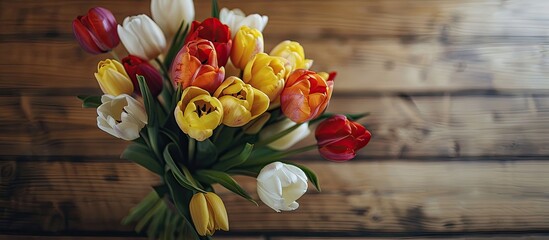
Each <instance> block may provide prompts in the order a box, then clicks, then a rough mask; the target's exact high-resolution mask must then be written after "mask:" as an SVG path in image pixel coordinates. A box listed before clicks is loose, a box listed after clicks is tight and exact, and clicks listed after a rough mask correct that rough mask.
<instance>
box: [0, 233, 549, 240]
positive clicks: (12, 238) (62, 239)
mask: <svg viewBox="0 0 549 240" xmlns="http://www.w3.org/2000/svg"><path fill="white" fill-rule="evenodd" d="M42 239H43V240H80V239H82V240H92V239H101V240H144V239H147V238H145V237H82V236H77V237H76V236H74V237H70V236H26V235H25V236H23V235H0V240H42ZM215 239H220V240H259V239H264V238H259V237H257V238H254V237H218V236H216V237H215ZM269 239H272V240H298V239H299V240H347V239H352V240H387V239H394V238H391V237H389V238H388V237H379V238H377V237H345V238H334V237H324V236H321V237H314V238H309V237H305V238H304V237H298V238H296V237H272V238H269ZM398 239H413V240H420V239H426V240H445V239H456V240H459V239H467V240H490V239H518V240H523V239H528V240H538V239H539V240H544V239H547V235H531V234H514V235H511V236H509V235H495V236H475V235H473V236H471V235H465V236H452V235H450V236H446V237H444V238H441V237H432V236H427V237H399V238H398Z"/></svg>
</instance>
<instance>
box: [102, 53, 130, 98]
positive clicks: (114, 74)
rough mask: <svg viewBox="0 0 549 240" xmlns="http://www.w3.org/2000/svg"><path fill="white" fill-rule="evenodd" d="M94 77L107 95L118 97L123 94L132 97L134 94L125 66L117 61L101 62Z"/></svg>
mask: <svg viewBox="0 0 549 240" xmlns="http://www.w3.org/2000/svg"><path fill="white" fill-rule="evenodd" d="M94 75H95V79H97V82H98V83H99V87H101V90H102V91H103V93H105V94H109V95H113V96H118V95H120V94H123V93H125V94H128V95H131V94H132V92H133V83H132V80H131V79H130V77H129V76H128V74H127V73H126V70H124V66H122V64H121V63H120V62H118V61H116V60H112V59H107V60H103V61H100V62H99V63H98V64H97V72H96V73H95V74H94Z"/></svg>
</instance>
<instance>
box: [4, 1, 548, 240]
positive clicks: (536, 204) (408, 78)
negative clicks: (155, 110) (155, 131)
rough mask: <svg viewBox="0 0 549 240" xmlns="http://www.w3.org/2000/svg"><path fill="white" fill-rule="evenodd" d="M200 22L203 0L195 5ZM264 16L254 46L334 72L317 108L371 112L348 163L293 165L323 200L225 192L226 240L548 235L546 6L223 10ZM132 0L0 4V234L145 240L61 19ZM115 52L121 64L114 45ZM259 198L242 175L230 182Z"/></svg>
mask: <svg viewBox="0 0 549 240" xmlns="http://www.w3.org/2000/svg"><path fill="white" fill-rule="evenodd" d="M195 5H196V8H197V19H200V20H201V19H204V18H205V17H207V15H208V13H209V11H210V10H209V7H210V5H209V1H205V0H201V1H195ZM220 5H221V6H225V7H229V8H234V7H240V8H242V9H243V10H244V11H245V12H247V13H253V12H259V13H263V14H266V15H268V16H269V18H270V19H269V24H268V26H267V28H266V30H265V32H264V35H265V39H266V49H269V50H270V49H271V48H272V47H273V46H274V45H275V44H276V43H278V42H279V41H282V40H286V39H292V40H296V41H299V42H301V43H302V45H303V46H304V47H305V50H306V54H307V56H308V57H309V58H312V59H314V60H315V64H314V67H313V69H315V70H337V71H338V72H339V75H338V78H337V79H336V93H335V96H334V98H333V100H332V103H331V106H330V110H331V111H337V112H352V113H357V112H363V111H369V112H371V113H372V115H371V117H368V118H367V119H365V120H364V121H363V123H364V124H365V125H366V126H368V128H369V129H370V130H371V131H372V133H373V136H374V137H373V139H372V142H371V144H370V145H368V146H367V147H366V148H365V149H363V151H361V152H360V154H359V157H358V158H357V159H356V160H353V161H351V162H348V163H345V164H335V163H330V162H326V161H324V160H322V159H320V158H319V156H318V154H317V153H316V152H314V151H313V152H310V153H308V154H304V155H303V156H301V157H300V158H298V159H295V160H296V161H299V162H302V163H304V164H306V165H308V166H310V167H311V168H312V169H314V170H316V171H317V172H318V174H319V176H320V179H321V183H322V185H323V190H324V191H323V192H322V193H316V192H315V191H310V192H309V193H308V194H306V195H305V196H304V197H303V198H302V199H301V201H300V203H301V207H300V208H299V210H297V211H295V212H291V213H280V214H277V213H275V212H273V211H272V210H270V209H269V208H267V207H266V206H260V207H255V206H253V205H251V204H249V203H248V202H247V201H245V200H242V199H240V198H239V197H237V196H235V195H233V194H230V193H229V192H227V191H220V194H221V196H222V198H223V199H224V200H225V203H226V204H227V209H228V212H229V216H230V221H231V230H232V231H231V232H230V233H228V234H223V235H222V236H225V238H224V239H227V238H231V239H245V240H252V239H253V240H255V239H276V240H290V239H300V238H301V237H306V238H305V239H309V240H311V239H318V237H333V238H334V239H346V237H368V239H370V238H371V239H374V238H376V239H377V238H409V239H411V238H423V237H429V238H432V239H445V238H450V237H452V238H467V239H487V238H488V239H531V238H539V239H544V238H549V235H546V233H547V232H549V161H547V159H548V156H549V147H548V146H549V137H547V136H548V135H549V38H548V37H549V1H546V0H459V1H457V0H437V1H435V0H414V1H409V0H387V1H382V0H377V1H376V0H338V1H327V0H326V1H323V0H316V1H312V0H300V1H294V0H277V1H266V0H258V1H247V0H233V1H228V0H224V1H220ZM93 6H103V7H107V8H109V9H111V10H112V11H113V13H115V15H116V17H117V20H118V21H119V22H121V21H122V20H123V18H124V17H125V16H128V15H135V14H138V13H147V14H149V13H150V11H149V1H145V0H143V1H141V0H109V1H107V0H93V1H69V0H55V1H54V0H48V1H39V0H17V1H7V0H0V56H1V57H0V79H1V81H0V105H1V107H0V119H1V121H0V149H1V153H0V155H1V156H0V172H1V182H0V239H16V240H18V239H47V240H54V239H63V240H67V239H84V240H86V239H95V238H101V239H110V240H129V239H143V238H141V237H140V236H139V235H137V234H135V233H133V231H132V227H130V226H122V225H120V221H121V219H122V218H123V217H124V216H125V215H126V214H127V212H128V210H129V208H131V207H132V206H133V205H135V204H137V203H138V202H139V201H140V199H141V198H142V197H143V196H144V195H146V194H147V193H148V191H149V190H150V188H149V186H150V185H151V184H154V183H155V182H157V181H158V179H156V178H155V177H154V176H153V175H152V174H150V173H148V172H147V171H146V170H145V169H143V168H141V167H139V166H136V165H134V164H132V163H130V162H127V161H124V160H120V159H119V158H118V156H119V154H120V153H121V151H122V150H123V149H124V147H125V145H126V143H124V142H123V141H120V140H117V139H114V138H113V137H111V136H109V135H107V134H105V133H103V132H101V131H100V130H99V129H98V128H97V127H96V122H95V117H96V114H95V112H94V111H93V110H90V109H82V108H81V107H80V102H79V101H78V100H77V99H76V98H75V97H74V96H75V95H77V94H96V93H100V92H99V88H98V85H97V83H96V81H95V79H94V77H93V72H94V71H95V67H96V63H97V62H98V61H99V60H101V59H103V58H108V57H109V56H108V55H100V56H92V55H89V54H87V53H85V52H84V51H83V50H81V49H80V47H79V46H78V44H77V43H76V42H75V40H74V37H73V35H72V28H71V22H72V20H73V18H74V17H75V16H76V15H78V14H83V13H85V12H86V11H87V9H89V8H90V7H93ZM117 51H118V52H119V53H120V54H121V55H123V51H124V50H123V49H122V47H120V48H118V49H117ZM239 181H240V182H242V184H243V185H244V186H245V188H246V189H249V190H250V191H251V192H255V190H254V179H250V178H239Z"/></svg>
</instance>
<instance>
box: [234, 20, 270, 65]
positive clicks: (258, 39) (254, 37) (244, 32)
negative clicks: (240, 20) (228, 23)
mask: <svg viewBox="0 0 549 240" xmlns="http://www.w3.org/2000/svg"><path fill="white" fill-rule="evenodd" d="M261 52H263V34H261V32H260V31H258V30H257V29H253V28H249V27H248V26H242V27H241V28H240V30H238V32H237V33H236V36H235V37H234V41H233V47H232V49H231V62H232V63H233V65H234V66H235V67H237V68H239V69H244V68H245V67H246V64H248V62H249V61H250V60H251V59H252V58H253V57H254V56H255V55H256V54H258V53H261Z"/></svg>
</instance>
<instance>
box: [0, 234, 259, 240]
mask: <svg viewBox="0 0 549 240" xmlns="http://www.w3.org/2000/svg"><path fill="white" fill-rule="evenodd" d="M95 239H101V240H146V239H148V238H146V237H109V236H95V237H91V236H90V237H83V236H30V235H0V240H95ZM215 239H219V240H264V239H265V238H263V237H217V236H216V237H215Z"/></svg>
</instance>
